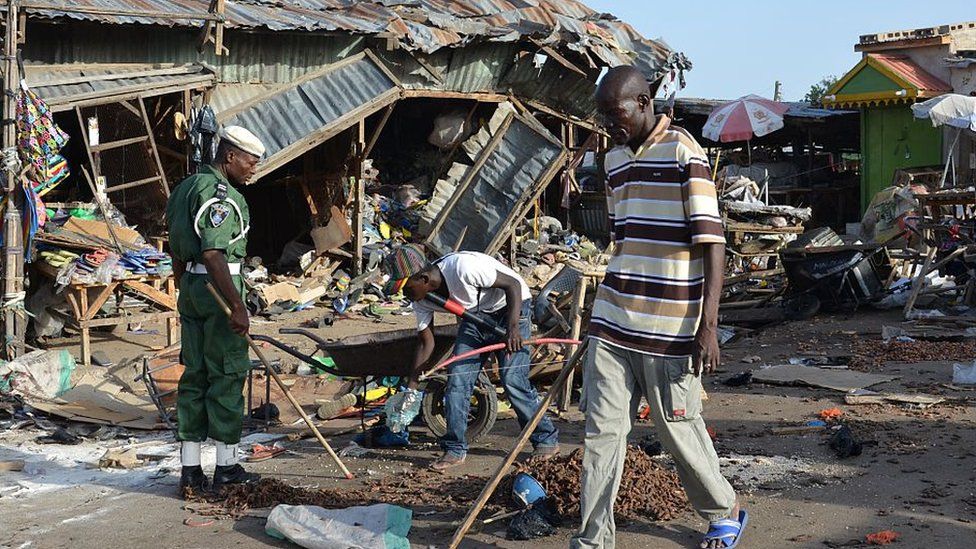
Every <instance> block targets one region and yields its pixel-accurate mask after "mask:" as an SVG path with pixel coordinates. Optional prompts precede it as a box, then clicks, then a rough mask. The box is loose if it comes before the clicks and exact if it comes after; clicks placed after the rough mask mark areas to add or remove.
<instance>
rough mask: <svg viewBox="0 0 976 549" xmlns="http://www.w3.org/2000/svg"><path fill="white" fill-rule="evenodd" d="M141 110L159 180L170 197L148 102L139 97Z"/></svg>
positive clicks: (164, 193) (166, 194)
mask: <svg viewBox="0 0 976 549" xmlns="http://www.w3.org/2000/svg"><path fill="white" fill-rule="evenodd" d="M139 111H140V112H142V123H143V124H145V125H146V133H147V134H148V135H149V154H150V156H151V157H152V160H154V161H155V162H156V171H157V173H158V174H159V180H160V181H159V182H160V184H161V185H162V187H163V195H165V196H166V198H169V182H168V181H166V172H165V171H164V170H163V163H162V162H161V161H160V160H159V152H157V151H156V137H155V136H153V130H152V124H150V123H149V114H148V113H147V112H146V102H145V101H143V100H142V98H141V97H140V98H139Z"/></svg>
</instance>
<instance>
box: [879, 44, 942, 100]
mask: <svg viewBox="0 0 976 549" xmlns="http://www.w3.org/2000/svg"><path fill="white" fill-rule="evenodd" d="M868 57H871V58H873V59H875V60H876V61H878V62H880V63H881V64H883V65H884V66H886V67H888V68H889V69H891V70H892V71H893V72H895V73H897V74H898V75H900V76H901V77H902V78H904V79H905V80H907V81H908V83H910V84H911V85H913V86H915V87H916V88H917V89H918V90H919V91H932V92H951V91H952V86H950V85H949V84H946V83H945V82H943V81H942V79H941V78H939V77H937V76H934V75H933V74H931V73H929V72H928V71H926V70H925V69H923V68H922V67H921V66H919V64H918V63H916V62H914V61H912V60H911V59H909V58H908V57H907V56H904V55H887V54H880V53H869V54H868Z"/></svg>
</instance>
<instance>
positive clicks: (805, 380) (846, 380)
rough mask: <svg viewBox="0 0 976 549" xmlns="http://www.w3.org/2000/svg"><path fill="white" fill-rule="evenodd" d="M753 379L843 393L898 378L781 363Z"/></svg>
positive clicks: (754, 373)
mask: <svg viewBox="0 0 976 549" xmlns="http://www.w3.org/2000/svg"><path fill="white" fill-rule="evenodd" d="M752 378H753V380H754V381H757V382H760V383H770V384H773V385H809V386H812V387H821V388H824V389H833V390H835V391H841V392H843V393H846V392H849V391H852V390H854V389H863V388H865V387H871V386H872V385H877V384H879V383H886V382H888V381H893V380H895V379H898V377H897V376H888V375H881V374H869V373H864V372H852V371H848V370H836V369H831V368H817V367H813V366H799V365H796V364H783V365H779V366H771V367H769V368H763V369H761V370H755V371H754V372H753V373H752Z"/></svg>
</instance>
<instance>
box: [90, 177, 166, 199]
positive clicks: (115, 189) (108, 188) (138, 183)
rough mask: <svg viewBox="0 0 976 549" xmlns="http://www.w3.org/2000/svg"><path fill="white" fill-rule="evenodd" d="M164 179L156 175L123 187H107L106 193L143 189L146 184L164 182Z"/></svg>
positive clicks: (123, 184) (124, 184)
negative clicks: (134, 188) (135, 188)
mask: <svg viewBox="0 0 976 549" xmlns="http://www.w3.org/2000/svg"><path fill="white" fill-rule="evenodd" d="M162 179H163V178H162V177H160V176H158V175H154V176H152V177H147V178H145V179H139V180H137V181H132V182H130V183H122V184H121V185H113V186H111V187H105V192H106V193H114V192H115V191H121V190H124V189H131V188H133V187H141V186H142V185H146V184H149V183H152V182H154V181H162ZM166 194H167V196H169V193H166Z"/></svg>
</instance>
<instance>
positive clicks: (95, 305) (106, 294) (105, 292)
mask: <svg viewBox="0 0 976 549" xmlns="http://www.w3.org/2000/svg"><path fill="white" fill-rule="evenodd" d="M116 286H117V284H106V285H105V287H104V288H102V291H101V292H99V293H98V295H97V296H95V300H94V301H92V303H91V306H90V307H88V310H86V311H85V316H84V318H83V319H82V320H91V319H92V318H94V317H95V315H97V314H98V311H99V310H101V308H102V305H105V302H106V301H108V298H110V297H112V293H113V292H114V291H115V288H116ZM82 291H83V292H85V293H86V294H87V293H88V290H82Z"/></svg>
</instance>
